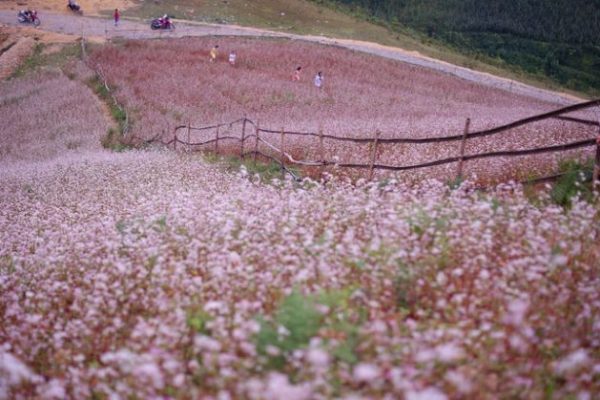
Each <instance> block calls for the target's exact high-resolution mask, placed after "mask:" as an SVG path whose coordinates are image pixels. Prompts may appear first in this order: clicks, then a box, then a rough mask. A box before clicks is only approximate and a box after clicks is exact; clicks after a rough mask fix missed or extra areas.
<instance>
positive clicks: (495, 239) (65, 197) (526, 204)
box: [0, 0, 600, 400]
mask: <svg viewBox="0 0 600 400" xmlns="http://www.w3.org/2000/svg"><path fill="white" fill-rule="evenodd" d="M23 1H25V0H23ZM36 1H37V0H36ZM227 1H228V3H224V4H231V3H234V0H227ZM109 2H110V4H113V5H114V0H107V1H106V2H101V1H99V2H97V3H98V4H100V3H102V4H108V3H109ZM3 3H6V2H0V5H2V4H3ZM11 3H12V2H11ZM15 3H16V2H15ZM82 3H84V0H82ZM124 3H125V2H124ZM128 3H129V2H128ZM143 3H144V4H146V5H148V6H149V7H154V6H156V5H157V4H161V1H159V0H156V1H152V2H149V1H145V2H143ZM165 3H166V1H165ZM170 3H171V2H170ZM207 3H208V2H207ZM248 3H250V2H248ZM248 3H241V2H240V3H238V2H235V4H236V6H239V5H240V4H248ZM280 3H283V2H280ZM36 4H42V2H41V1H38V3H36ZM46 4H47V5H48V4H52V5H54V6H57V7H58V6H59V4H58V3H51V2H48V3H46ZM85 4H89V3H88V2H86V3H84V5H85ZM136 4H138V5H141V4H142V3H141V2H140V3H138V2H136ZM171 4H173V3H171ZM215 4H219V3H215ZM215 4H213V5H215ZM305 4H312V3H305ZM175 5H176V4H175ZM313 6H314V4H313ZM142 9H144V6H142ZM99 10H100V9H99ZM134 10H136V9H135V8H129V9H127V12H136V11H134ZM137 10H138V11H139V10H140V9H139V8H138V9H137ZM2 18H5V20H8V19H10V20H11V21H14V19H13V12H12V11H1V12H0V20H2ZM84 22H85V23H87V27H86V29H87V36H86V38H87V39H90V38H91V37H92V36H94V35H93V33H94V32H96V33H95V36H96V37H94V38H92V39H93V40H83V39H82V38H81V37H82V36H83V35H82V34H81V30H82V25H83V24H84ZM176 23H177V29H176V32H169V33H165V34H164V35H163V34H162V33H157V32H154V31H151V30H150V29H149V28H148V26H147V24H145V23H144V24H142V23H141V22H139V21H132V20H125V21H123V24H122V25H121V26H120V27H119V28H118V29H122V31H119V30H118V29H117V28H115V29H112V30H111V34H112V33H115V35H112V36H110V37H109V35H108V34H107V33H106V31H105V29H106V25H107V24H106V20H103V19H100V18H97V17H85V16H84V17H82V16H79V17H76V18H72V16H71V15H70V14H68V13H65V12H64V11H62V12H60V11H59V12H56V13H52V12H51V10H50V12H47V13H46V15H45V16H44V24H45V26H53V27H55V29H56V30H57V31H59V32H61V33H60V36H58V34H56V33H54V32H52V31H51V30H48V31H46V32H45V33H44V34H41V32H43V31H41V30H37V29H27V30H21V29H19V28H14V27H11V30H10V31H8V30H7V31H4V30H3V31H2V32H0V40H1V41H2V43H5V42H10V43H18V40H26V41H27V42H26V43H25V45H27V46H28V47H27V48H28V49H30V50H31V54H30V55H29V56H27V54H26V52H25V51H24V50H23V51H21V49H20V48H17V50H19V54H18V56H19V57H17V56H14V57H12V59H13V60H20V59H21V56H22V57H24V58H25V59H24V60H23V61H22V63H21V64H20V65H18V66H17V68H16V69H12V68H11V71H10V77H9V78H8V79H6V80H0V121H1V128H0V400H30V399H39V400H62V399H92V400H108V399H111V400H112V399H131V400H137V399H140V400H141V399H156V400H158V399H165V400H166V399H169V400H190V399H202V400H233V399H248V400H281V399H283V400H325V399H338V398H339V399H345V400H358V399H374V400H378V399H381V400H390V399H398V400H462V399H466V400H471V399H473V400H496V399H521V398H522V399H581V400H588V399H595V398H598V397H599V395H600V379H598V378H599V376H600V375H599V374H600V368H599V366H600V351H599V349H600V338H599V336H598V331H599V329H600V273H599V272H600V271H599V268H600V265H599V264H598V260H599V259H600V246H599V245H598V239H599V236H600V231H599V227H600V212H599V210H600V196H599V194H598V193H593V192H592V190H591V189H590V188H591V187H592V185H591V184H590V181H591V177H590V175H591V173H589V170H586V171H584V172H580V171H578V170H576V169H575V168H572V169H571V171H570V172H569V173H568V174H566V175H565V177H564V178H563V179H561V180H560V181H559V182H558V183H556V184H553V185H551V186H550V185H539V186H522V185H520V184H518V183H515V182H511V181H510V179H511V178H515V177H516V178H521V177H528V176H529V175H531V174H537V173H546V172H548V171H555V170H556V165H557V163H558V162H559V161H561V159H562V158H567V159H568V160H569V161H570V162H571V165H574V164H575V163H574V161H578V160H582V159H583V158H586V157H587V156H588V155H592V154H593V153H591V151H589V150H591V148H590V147H588V148H587V149H585V150H583V151H581V150H578V149H575V150H570V151H568V152H563V153H560V155H559V156H554V155H545V154H542V155H539V154H538V155H533V156H526V157H523V156H520V157H517V158H506V157H497V158H494V159H491V160H492V161H489V162H487V161H483V162H479V161H477V160H469V161H468V162H467V165H466V166H465V178H466V179H465V180H462V179H454V178H455V177H456V169H455V167H456V163H453V164H449V167H448V168H446V169H444V168H440V169H437V167H435V168H433V169H423V170H420V171H423V172H416V173H413V172H412V171H403V172H398V173H395V172H389V173H388V171H385V173H381V174H380V175H376V176H375V178H376V179H375V180H374V181H367V180H366V179H359V178H360V176H350V177H348V176H345V175H344V174H343V172H341V171H340V169H341V168H340V167H339V165H332V166H331V168H330V169H327V170H325V171H324V173H323V174H322V175H321V174H320V173H321V172H323V171H318V173H315V174H313V175H309V172H310V171H308V170H307V171H301V172H300V173H299V175H301V178H300V179H292V178H290V177H289V175H283V174H282V171H281V170H280V166H279V164H278V163H271V164H265V163H262V162H261V160H260V158H259V159H258V160H257V161H252V159H251V158H250V157H246V159H245V160H240V159H239V158H238V157H236V156H235V155H237V154H239V153H238V151H239V150H241V149H240V148H239V143H240V142H239V141H237V140H236V141H231V142H219V143H223V145H222V147H220V148H219V149H220V153H219V154H215V150H216V145H215V142H214V141H213V142H212V143H210V146H208V147H207V146H205V147H204V148H202V149H198V148H197V147H196V148H194V149H193V150H198V151H191V150H192V149H190V148H189V147H186V146H185V145H184V144H183V143H180V144H179V145H178V146H170V145H164V143H162V144H161V143H160V142H151V141H146V139H148V138H151V137H159V138H163V139H165V141H167V140H170V139H172V138H173V134H174V133H173V132H174V130H173V128H174V126H175V125H181V126H182V127H183V128H184V130H182V131H179V132H180V135H181V136H180V139H181V138H182V139H186V137H185V136H187V139H188V140H190V141H196V140H197V141H202V140H206V139H212V138H213V137H214V136H213V135H219V134H221V135H222V136H220V137H221V138H222V139H223V138H224V136H225V135H227V136H229V135H231V136H232V137H229V138H227V137H225V138H224V139H226V140H229V139H237V138H238V137H235V135H238V134H239V133H240V131H239V130H236V128H239V127H240V125H242V124H244V125H242V126H245V124H246V120H244V122H243V123H240V122H239V119H238V118H240V117H243V116H247V117H248V118H251V119H252V120H253V121H255V123H253V124H250V123H249V124H248V126H247V130H245V131H242V132H245V133H246V136H245V139H246V142H245V144H246V145H247V146H246V150H248V148H249V147H250V146H256V147H254V148H255V149H260V150H264V151H266V152H268V151H272V150H273V149H269V148H265V147H266V146H265V145H264V142H262V144H259V140H258V138H259V136H258V135H259V132H261V133H260V135H261V136H260V137H261V139H265V138H266V139H268V140H270V141H274V142H276V143H277V144H278V145H279V144H280V145H281V146H282V148H283V147H284V145H285V146H287V147H286V149H287V150H288V151H290V152H293V153H294V155H299V156H308V157H310V158H313V159H318V157H319V156H321V155H322V154H319V150H318V149H319V145H318V144H317V143H319V142H318V139H319V137H310V136H307V135H305V132H296V133H298V135H297V136H293V137H292V136H291V135H289V136H286V137H285V140H284V134H283V133H281V129H282V128H283V127H285V128H286V129H292V130H298V131H304V130H310V131H314V130H323V131H324V132H325V133H327V134H333V135H340V136H341V135H344V136H345V135H347V136H355V137H359V136H360V137H364V136H369V137H373V136H372V135H373V134H374V133H375V132H376V131H377V130H379V131H381V137H382V138H397V137H404V138H407V137H409V138H421V137H425V136H438V135H446V134H449V133H456V132H457V131H458V132H462V129H463V128H464V126H465V120H466V118H467V117H470V118H471V119H472V128H473V129H481V128H485V127H490V126H495V125H498V124H501V123H506V122H510V121H512V120H514V119H516V118H520V117H524V116H527V115H531V114H537V113H541V112H545V111H549V110H552V109H555V108H557V107H558V104H559V103H557V102H561V103H560V104H562V102H569V101H570V100H566V99H565V98H564V97H560V96H557V95H556V94H555V93H554V94H553V96H548V95H549V94H552V93H541V92H540V91H537V92H535V91H534V92H532V91H525V94H524V92H523V91H521V92H517V91H513V90H501V89H499V88H498V87H494V86H492V85H491V84H490V80H491V78H490V77H488V78H490V79H489V80H486V79H482V77H484V75H483V74H479V75H478V76H477V77H476V78H475V79H472V80H467V79H462V78H459V77H457V76H456V75H453V74H451V73H449V72H448V71H444V70H437V69H433V68H427V67H424V66H417V65H414V64H408V63H406V62H401V61H399V60H398V59H392V57H391V56H390V55H389V53H386V51H389V49H384V48H378V49H377V50H378V51H379V53H380V54H382V55H385V57H383V56H381V55H377V56H376V55H374V54H371V53H368V52H365V51H362V52H360V51H353V50H350V49H349V48H344V47H342V46H340V45H337V44H336V45H325V44H323V43H316V42H315V41H308V40H302V38H299V37H294V38H290V37H277V38H275V37H252V36H249V35H248V34H249V33H250V34H254V35H255V32H257V31H256V30H249V29H243V28H239V27H230V28H229V27H228V28H229V29H227V30H225V29H224V28H223V27H222V26H221V25H218V26H214V25H204V24H194V23H187V24H184V23H183V22H181V21H177V22H176ZM13 24H14V22H13ZM129 28H133V29H131V30H130V29H129ZM221 29H223V30H221ZM244 31H245V34H246V35H247V36H244V37H241V36H240V37H238V36H234V35H233V33H239V32H244ZM121 32H129V33H133V35H132V37H130V38H127V37H123V36H121ZM215 32H218V34H220V35H221V36H218V35H215V34H214V33H215ZM232 32H233V33H232ZM24 34H26V35H29V36H30V37H27V38H25V39H22V38H21V37H20V35H24ZM79 35H81V36H79ZM103 35H104V37H102V36H103ZM146 35H147V36H146ZM150 35H156V36H158V35H160V36H161V37H156V36H153V37H152V38H151V36H150ZM178 35H179V36H180V37H177V36H178ZM53 38H54V40H56V39H60V43H53V42H51V41H52V40H53ZM140 38H145V39H143V40H142V39H140ZM107 39H110V41H109V40H107ZM313 40H314V38H313ZM316 40H317V41H321V42H328V43H333V40H329V41H325V40H322V39H320V38H318V39H316ZM216 44H218V45H219V51H220V53H219V55H218V57H217V58H216V60H213V61H212V62H211V61H209V57H208V54H209V50H210V49H211V48H212V47H213V46H214V45H216ZM2 46H3V48H7V47H9V45H4V44H3V45H2ZM10 46H12V47H11V48H10V49H14V48H15V47H16V46H17V44H14V45H12V44H11V45H10ZM10 49H9V50H10ZM371 49H372V48H371ZM231 50H235V51H236V52H237V61H236V63H235V65H231V64H229V63H228V60H227V55H228V53H229V52H230V51H231ZM7 53H8V51H6V52H4V54H3V56H6V54H7ZM373 53H375V52H373ZM9 55H10V53H9ZM0 61H2V60H1V59H0ZM16 62H17V61H15V63H16ZM298 65H301V66H302V67H303V68H302V74H301V77H300V79H299V80H292V74H293V71H295V69H296V67H297V66H298ZM453 68H454V67H453ZM317 71H323V73H324V76H325V81H324V84H323V87H321V88H317V87H315V85H314V83H313V80H312V78H313V76H314V74H315V73H316V72H317ZM494 79H495V80H496V81H498V80H499V79H498V78H494ZM512 83H514V82H512ZM512 83H510V86H509V88H510V89H512ZM594 104H595V103H594ZM594 111H595V110H592V111H578V112H574V113H570V114H569V116H570V117H578V118H585V119H586V120H583V121H582V120H573V119H571V120H570V121H567V120H559V119H549V120H543V121H538V122H535V123H533V124H529V125H526V126H519V127H517V128H515V129H514V130H512V131H510V132H505V133H504V134H502V135H501V136H480V137H477V138H473V139H471V140H469V142H468V144H467V153H475V152H479V151H486V150H491V149H500V150H502V149H517V148H529V147H534V146H541V145H547V144H552V145H554V144H558V143H564V142H565V141H570V140H577V139H581V138H586V139H587V141H588V142H592V143H593V141H594V140H595V138H596V136H597V132H598V131H597V126H596V124H595V122H594V120H593V119H594V118H596V115H595V113H594ZM232 119H238V123H237V124H232V123H229V122H230V121H231V120H232ZM125 121H127V122H126V123H125ZM216 122H223V124H222V125H218V126H213V127H211V128H209V129H206V130H202V131H195V132H190V130H189V125H188V124H192V125H194V126H202V125H206V124H214V123H216ZM125 125H127V129H125ZM258 126H260V127H263V128H264V127H268V128H273V129H272V130H271V131H270V132H268V135H272V136H267V131H259V129H258ZM185 128H188V130H187V132H186V130H185ZM253 128H255V130H254V131H253ZM161 133H162V136H161ZM252 133H254V134H255V135H254V136H252ZM263 134H264V135H263ZM157 135H158V136H157ZM184 135H185V136H184ZM320 139H321V140H322V142H325V143H324V144H323V149H324V151H325V154H324V156H326V157H328V158H331V159H337V160H361V161H364V160H365V159H367V157H369V156H370V155H372V154H373V155H374V156H375V157H377V156H378V157H379V160H381V161H382V162H389V163H397V164H404V163H409V162H415V161H416V160H418V159H420V158H422V157H435V156H441V155H450V154H451V155H456V154H457V152H458V148H457V146H458V143H459V142H458V141H454V142H450V145H447V144H445V143H442V144H440V143H434V144H433V146H430V147H427V148H423V147H421V144H414V143H395V144H394V146H392V145H390V146H389V147H384V146H383V144H380V147H379V155H378V153H377V152H378V150H377V144H374V145H372V142H370V141H369V142H368V143H366V142H363V143H359V144H357V145H356V144H353V143H350V142H333V141H329V140H327V139H323V135H320ZM329 139H331V137H330V138H329ZM175 143H177V142H175ZM227 143H234V147H233V148H232V146H228V145H227ZM243 143H244V142H243ZM340 143H341V144H340ZM592 143H590V144H592ZM260 146H262V148H261V147H260ZM373 150H374V151H373ZM232 154H233V155H234V156H231V155H232ZM271 154H273V155H274V156H275V159H277V157H278V156H279V154H278V153H277V152H275V153H271ZM480 161H481V160H480ZM320 168H321V167H315V169H317V170H319V169H320ZM265 171H266V172H265ZM482 176H484V177H487V178H492V177H496V178H498V179H499V180H501V181H502V182H503V183H501V184H498V185H493V184H488V185H487V186H485V187H483V188H482V187H481V179H479V178H481V177H482ZM311 177H318V179H313V178H311ZM348 178H351V179H348ZM449 178H452V181H449Z"/></svg>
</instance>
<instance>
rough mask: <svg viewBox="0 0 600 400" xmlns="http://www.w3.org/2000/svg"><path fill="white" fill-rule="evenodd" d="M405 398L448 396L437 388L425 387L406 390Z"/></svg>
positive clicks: (433, 399) (422, 399) (439, 399)
mask: <svg viewBox="0 0 600 400" xmlns="http://www.w3.org/2000/svg"><path fill="white" fill-rule="evenodd" d="M405 397H406V400H447V399H448V397H447V396H446V395H445V394H444V393H443V392H442V391H440V390H439V389H436V388H432V387H429V388H426V389H423V390H420V391H413V390H411V391H408V392H406V394H405Z"/></svg>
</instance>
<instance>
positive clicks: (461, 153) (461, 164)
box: [456, 118, 471, 181]
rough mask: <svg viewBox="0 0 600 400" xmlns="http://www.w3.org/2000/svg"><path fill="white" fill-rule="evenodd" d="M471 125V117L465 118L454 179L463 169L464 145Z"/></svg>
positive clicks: (457, 178)
mask: <svg viewBox="0 0 600 400" xmlns="http://www.w3.org/2000/svg"><path fill="white" fill-rule="evenodd" d="M470 125H471V118H467V121H466V122H465V130H464V131H463V136H462V139H461V141H460V158H459V159H458V170H457V171H456V180H457V181H458V180H459V179H461V178H462V170H463V158H464V157H465V145H466V143H467V135H468V134H469V126H470Z"/></svg>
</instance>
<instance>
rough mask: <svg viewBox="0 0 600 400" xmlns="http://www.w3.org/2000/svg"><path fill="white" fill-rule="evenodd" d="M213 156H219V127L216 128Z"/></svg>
mask: <svg viewBox="0 0 600 400" xmlns="http://www.w3.org/2000/svg"><path fill="white" fill-rule="evenodd" d="M215 154H219V127H218V126H217V137H216V138H215Z"/></svg>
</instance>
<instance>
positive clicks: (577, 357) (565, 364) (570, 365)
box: [554, 349, 589, 374]
mask: <svg viewBox="0 0 600 400" xmlns="http://www.w3.org/2000/svg"><path fill="white" fill-rule="evenodd" d="M588 361H589V357H588V355H587V352H586V351H585V350H583V349H579V350H577V351H574V352H573V353H571V354H569V355H568V356H566V357H564V358H563V359H562V360H560V361H558V362H557V363H556V365H555V367H554V370H555V371H556V372H557V373H559V374H564V373H565V372H569V371H572V370H575V369H577V368H579V367H581V366H584V365H586V364H587V363H588Z"/></svg>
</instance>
